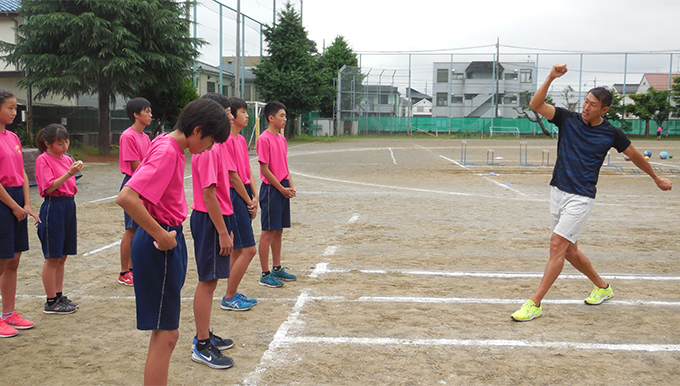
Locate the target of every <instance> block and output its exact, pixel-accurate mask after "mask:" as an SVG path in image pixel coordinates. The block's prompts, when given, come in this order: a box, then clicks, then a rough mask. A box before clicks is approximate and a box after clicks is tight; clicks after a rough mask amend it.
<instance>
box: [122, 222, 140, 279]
mask: <svg viewBox="0 0 680 386" xmlns="http://www.w3.org/2000/svg"><path fill="white" fill-rule="evenodd" d="M135 231H136V229H135V228H128V229H126V230H125V233H123V238H122V239H121V240H120V271H121V272H126V271H129V270H130V268H132V259H131V258H130V256H131V255H130V253H131V252H130V250H131V249H130V244H132V238H133V237H135Z"/></svg>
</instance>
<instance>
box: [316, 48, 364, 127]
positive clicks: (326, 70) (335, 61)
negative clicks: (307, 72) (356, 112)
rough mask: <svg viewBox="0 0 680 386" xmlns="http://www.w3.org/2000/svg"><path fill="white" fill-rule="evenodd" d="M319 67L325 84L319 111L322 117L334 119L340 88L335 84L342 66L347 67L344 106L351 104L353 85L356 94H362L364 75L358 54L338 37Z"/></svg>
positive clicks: (343, 83)
mask: <svg viewBox="0 0 680 386" xmlns="http://www.w3.org/2000/svg"><path fill="white" fill-rule="evenodd" d="M319 65H320V67H321V71H322V80H321V81H322V82H323V84H322V86H321V87H322V90H321V91H322V96H321V104H320V106H319V111H320V115H321V116H322V117H326V118H332V117H333V106H334V105H335V103H336V102H337V96H338V90H337V88H338V86H337V85H336V84H335V80H336V79H337V78H338V71H339V70H340V69H341V68H342V66H347V68H346V69H345V72H344V73H343V78H344V79H343V82H342V86H341V89H342V91H343V92H345V93H344V94H343V96H342V101H341V103H342V105H343V106H344V105H347V104H349V103H351V102H350V100H349V99H351V95H350V94H349V91H351V87H352V83H353V84H354V85H355V88H354V92H359V93H360V92H361V90H360V88H361V85H362V82H363V79H364V75H363V74H361V71H360V70H359V68H358V65H359V61H358V60H357V54H356V53H355V52H354V51H353V50H352V49H351V48H350V46H349V44H348V43H347V41H345V38H344V37H342V36H337V37H336V38H335V40H334V41H333V43H332V44H331V45H330V46H328V49H327V50H326V52H324V53H323V55H321V58H320V60H319ZM347 80H349V81H347ZM349 108H351V106H350V107H349Z"/></svg>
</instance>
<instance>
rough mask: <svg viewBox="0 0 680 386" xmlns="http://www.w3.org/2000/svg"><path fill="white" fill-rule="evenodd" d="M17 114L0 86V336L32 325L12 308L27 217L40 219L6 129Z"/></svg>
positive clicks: (18, 148) (20, 158)
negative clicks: (0, 295) (0, 289)
mask: <svg viewBox="0 0 680 386" xmlns="http://www.w3.org/2000/svg"><path fill="white" fill-rule="evenodd" d="M16 115H17V100H16V98H14V95H13V94H12V93H11V92H9V91H6V90H2V89H0V224H1V225H0V229H1V230H2V231H1V232H0V288H2V317H1V318H0V338H8V337H11V336H15V335H17V333H18V331H17V330H23V329H29V328H31V327H33V325H34V323H33V322H31V321H29V320H26V319H24V318H22V317H21V316H19V315H18V314H17V313H16V311H15V310H14V298H15V295H16V291H17V268H19V259H20V258H21V252H23V251H27V250H28V221H27V220H26V218H27V217H28V216H32V217H33V218H34V219H35V220H36V221H40V220H39V219H38V216H36V215H35V213H33V210H32V209H31V198H30V196H29V194H28V176H26V172H25V171H24V159H23V152H22V150H21V142H20V141H19V138H18V137H17V136H16V134H14V133H12V132H11V131H8V130H5V125H9V124H11V123H12V122H13V121H14V117H16Z"/></svg>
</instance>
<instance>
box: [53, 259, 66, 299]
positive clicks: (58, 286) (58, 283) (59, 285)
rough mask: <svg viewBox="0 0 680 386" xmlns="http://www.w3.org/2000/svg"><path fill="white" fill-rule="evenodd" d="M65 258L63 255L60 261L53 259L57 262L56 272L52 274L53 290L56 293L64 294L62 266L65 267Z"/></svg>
mask: <svg viewBox="0 0 680 386" xmlns="http://www.w3.org/2000/svg"><path fill="white" fill-rule="evenodd" d="M67 257H68V256H66V255H64V257H62V258H61V259H55V260H58V261H59V264H58V265H57V270H56V271H55V272H54V289H55V290H56V292H64V266H65V265H66V258H67Z"/></svg>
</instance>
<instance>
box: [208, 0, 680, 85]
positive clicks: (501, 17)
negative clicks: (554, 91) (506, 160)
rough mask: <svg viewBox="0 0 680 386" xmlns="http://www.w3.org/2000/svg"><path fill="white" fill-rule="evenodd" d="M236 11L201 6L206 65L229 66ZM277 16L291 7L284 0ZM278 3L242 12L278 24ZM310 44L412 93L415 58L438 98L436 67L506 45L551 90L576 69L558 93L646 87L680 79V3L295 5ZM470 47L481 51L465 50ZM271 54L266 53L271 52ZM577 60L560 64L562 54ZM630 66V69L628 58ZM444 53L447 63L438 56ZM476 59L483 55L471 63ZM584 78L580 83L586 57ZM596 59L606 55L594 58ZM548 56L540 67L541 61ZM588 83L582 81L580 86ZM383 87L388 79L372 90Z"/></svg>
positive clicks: (249, 48) (318, 1) (250, 43)
mask: <svg viewBox="0 0 680 386" xmlns="http://www.w3.org/2000/svg"><path fill="white" fill-rule="evenodd" d="M216 1H219V2H220V3H222V4H224V5H226V6H228V7H231V8H234V9H235V8H236V6H237V0H199V2H200V3H201V6H199V8H198V24H199V27H198V35H199V37H202V38H204V39H206V40H208V41H209V42H210V43H211V45H210V46H207V47H205V48H204V49H203V50H202V51H203V53H204V56H203V57H202V58H201V60H203V61H206V62H208V63H211V64H217V62H218V58H219V52H218V46H219V44H218V36H219V33H218V31H219V27H218V25H219V16H218V12H219V6H218V5H217V3H216ZM275 3H276V8H277V11H280V10H281V9H283V7H284V4H285V1H283V0H277V1H276V2H275ZM273 4H274V1H273V0H241V11H242V12H243V13H244V14H245V15H247V16H249V17H250V18H252V19H255V20H257V21H258V22H261V23H264V24H271V22H272V18H273V11H272V9H273ZM291 4H293V6H294V7H295V8H296V9H297V10H298V11H300V7H301V6H302V17H303V25H304V26H305V28H306V30H307V32H308V34H309V37H310V38H311V39H312V40H314V41H316V42H317V47H318V49H319V51H322V49H323V47H324V45H325V46H328V45H329V44H331V43H332V41H333V40H334V39H335V37H336V36H338V35H341V36H343V37H344V38H345V40H346V41H347V42H348V43H349V44H350V46H351V47H352V49H354V51H356V52H357V53H359V54H360V59H361V65H362V67H363V68H364V70H365V71H366V70H368V69H371V74H379V73H381V72H382V73H383V77H382V79H381V81H382V84H386V83H387V84H389V83H390V82H391V81H392V79H394V82H395V85H397V86H399V87H400V90H401V91H404V86H406V85H407V84H408V69H409V56H408V53H412V55H411V67H410V68H411V72H412V77H411V78H412V79H411V82H412V83H411V84H412V87H414V88H416V89H419V90H420V91H423V92H425V91H427V92H429V91H431V89H429V88H431V84H432V62H434V61H437V62H448V61H450V60H451V54H453V60H454V61H456V62H467V61H470V60H492V58H493V57H492V55H493V53H495V51H496V48H495V44H496V39H497V38H498V39H499V40H500V60H501V61H529V60H530V61H534V62H535V61H536V60H537V59H538V62H539V74H538V78H539V80H540V82H542V81H543V79H544V78H545V76H546V75H547V71H548V70H549V68H550V67H551V66H552V64H553V63H555V62H565V63H567V64H568V65H569V68H570V74H568V76H565V77H564V78H563V79H562V80H561V84H560V83H557V85H558V86H560V87H561V86H564V85H567V84H569V85H571V86H572V87H574V88H577V87H578V84H579V80H580V81H581V82H583V86H584V88H588V87H592V86H593V85H595V84H597V85H611V84H612V83H614V82H618V83H621V82H623V80H624V79H623V77H624V75H623V74H624V69H626V74H627V75H626V82H627V83H635V84H637V83H638V82H639V81H640V77H641V75H642V74H643V73H650V72H662V73H668V71H669V69H670V68H671V57H670V55H669V54H663V55H662V54H656V55H642V54H641V53H653V52H657V53H658V52H675V53H676V55H674V56H673V62H672V68H673V72H680V71H679V68H680V27H679V25H680V23H679V22H678V21H679V20H678V19H679V16H678V15H680V1H679V0H646V1H645V0H616V1H615V0H588V1H586V0H548V1H546V0H516V1H501V0H484V1H459V0H421V1H408V2H407V1H402V0H392V1H387V0H380V1H378V0H343V1H329V0H302V1H301V0H292V1H291ZM233 19H234V13H233V12H232V11H230V10H228V9H226V8H224V9H223V39H224V42H223V55H224V56H229V55H234V51H235V27H234V21H233ZM259 45H260V44H259V25H258V24H257V23H254V22H252V21H250V20H249V21H248V22H247V23H246V50H245V52H246V55H255V56H257V55H259V49H260V48H259ZM467 47H476V48H472V49H464V48H467ZM265 49H266V48H265ZM558 52H561V53H571V54H569V55H556V53H558ZM624 52H628V53H636V54H632V55H629V56H628V59H627V62H626V60H625V59H624V55H623V54H616V55H615V54H613V53H624ZM436 53H438V54H437V55H435V54H436ZM472 53H477V54H483V55H471V54H472ZM576 53H579V54H580V53H587V54H588V55H584V59H583V69H584V72H583V74H579V71H578V70H579V67H580V66H581V57H580V55H578V54H576ZM592 53H603V54H602V55H593V54H592ZM536 54H538V58H537V57H536ZM579 75H580V76H579ZM371 83H378V77H377V76H375V78H374V79H373V80H372V81H371Z"/></svg>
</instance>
